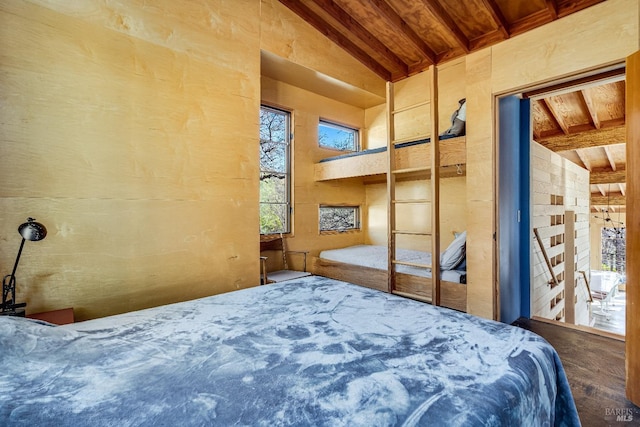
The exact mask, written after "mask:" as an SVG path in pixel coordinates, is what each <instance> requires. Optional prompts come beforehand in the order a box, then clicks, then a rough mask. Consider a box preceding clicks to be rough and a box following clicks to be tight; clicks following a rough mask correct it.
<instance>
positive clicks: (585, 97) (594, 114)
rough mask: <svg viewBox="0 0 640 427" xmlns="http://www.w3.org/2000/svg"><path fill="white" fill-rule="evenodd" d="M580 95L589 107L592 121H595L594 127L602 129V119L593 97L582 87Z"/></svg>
mask: <svg viewBox="0 0 640 427" xmlns="http://www.w3.org/2000/svg"><path fill="white" fill-rule="evenodd" d="M580 95H581V97H582V102H584V105H585V107H587V111H588V112H589V117H590V118H591V122H592V123H593V127H595V128H596V129H600V126H601V125H600V120H599V119H598V112H597V111H596V106H595V104H594V102H593V99H592V98H591V95H589V93H588V92H587V91H586V90H585V89H582V90H581V91H580Z"/></svg>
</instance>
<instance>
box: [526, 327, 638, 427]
mask: <svg viewBox="0 0 640 427" xmlns="http://www.w3.org/2000/svg"><path fill="white" fill-rule="evenodd" d="M514 325H516V326H519V327H521V328H524V329H528V330H530V331H532V332H534V333H536V334H538V335H540V336H542V337H543V338H544V339H546V340H547V341H548V342H549V343H550V344H551V345H552V346H553V347H554V348H555V349H556V351H557V352H558V355H559V356H560V360H562V365H563V366H564V370H565V372H566V374H567V378H568V379H569V384H570V385H571V392H572V393H573V397H574V400H575V402H576V407H577V408H578V414H579V415H580V421H581V422H582V425H583V426H585V427H591V426H594V427H597V426H640V408H638V407H637V406H635V405H634V404H633V403H631V402H629V401H628V400H627V398H626V397H625V386H624V378H625V371H624V366H625V361H624V350H625V348H624V342H623V341H620V340H618V339H615V338H609V337H606V336H601V335H595V334H591V333H589V332H584V331H580V330H575V329H570V328H568V327H564V326H559V325H556V324H551V323H547V322H541V321H537V320H531V319H524V318H521V319H518V320H516V321H515V322H514ZM618 415H623V416H626V421H622V420H623V418H618Z"/></svg>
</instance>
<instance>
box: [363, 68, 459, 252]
mask: <svg viewBox="0 0 640 427" xmlns="http://www.w3.org/2000/svg"><path fill="white" fill-rule="evenodd" d="M464 82H465V62H464V59H459V60H456V61H452V62H450V63H447V64H444V65H442V66H440V67H438V107H439V109H440V114H439V120H438V127H439V128H440V131H441V132H443V131H444V130H446V129H448V128H449V126H450V125H451V114H452V113H453V112H454V111H455V110H456V109H457V108H458V106H459V104H458V101H459V100H460V99H462V98H464V97H465V85H464ZM394 92H395V95H394V100H395V107H396V109H397V110H401V109H402V108H404V107H408V106H411V105H417V104H421V103H424V102H428V101H429V100H430V88H429V75H428V72H424V73H420V74H417V75H415V76H412V77H409V78H407V79H405V80H401V81H399V82H397V83H395V85H394ZM429 109H430V106H429V104H424V105H422V106H420V107H419V108H417V109H412V110H409V111H407V112H406V113H399V114H397V115H396V123H395V128H396V136H397V138H398V139H412V138H415V139H420V138H425V137H430V136H431V129H430V125H429V121H428V117H430V114H431V113H430V111H429ZM376 114H378V115H380V116H382V118H380V116H376ZM384 114H385V110H384V109H380V108H377V107H375V108H370V109H368V110H367V121H368V123H371V126H370V127H368V129H367V131H368V134H369V135H370V137H369V139H368V142H367V144H368V147H369V148H375V147H380V146H386V139H385V138H386V131H383V130H385V129H386V122H385V120H384V119H383V118H384ZM425 117H426V118H427V119H426V121H425ZM375 136H378V138H376V137H375ZM440 186H441V187H440V188H441V191H440V205H441V221H440V222H441V224H440V228H441V233H440V236H441V238H440V245H441V248H442V250H444V249H445V248H446V247H447V245H448V244H449V243H451V241H452V240H453V238H454V235H453V232H454V231H456V232H460V231H464V230H465V229H466V221H467V206H466V201H465V195H466V178H465V177H464V176H460V177H455V178H447V179H441V180H440ZM366 192H367V196H366V197H367V216H366V218H367V223H366V226H365V231H366V236H365V243H367V244H374V245H386V244H387V218H386V204H387V202H386V186H385V185H383V184H379V183H374V184H369V185H367V187H366ZM396 193H397V194H398V198H402V199H414V198H416V199H428V200H430V199H431V184H430V180H417V181H405V182H399V183H397V184H396ZM430 209H431V208H430V206H429V205H428V204H427V205H414V206H400V207H398V208H397V211H396V212H397V218H396V221H397V226H398V228H399V229H403V230H420V231H430V229H431V226H430V224H431V213H430ZM398 239H399V240H398V247H399V248H403V249H414V250H423V251H429V252H430V241H429V239H428V238H425V237H416V236H400V237H398Z"/></svg>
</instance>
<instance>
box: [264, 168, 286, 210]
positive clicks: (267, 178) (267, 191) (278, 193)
mask: <svg viewBox="0 0 640 427" xmlns="http://www.w3.org/2000/svg"><path fill="white" fill-rule="evenodd" d="M287 201H288V197H287V176H286V175H283V174H272V173H265V172H261V173H260V202H261V203H287Z"/></svg>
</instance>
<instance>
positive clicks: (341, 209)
mask: <svg viewBox="0 0 640 427" xmlns="http://www.w3.org/2000/svg"><path fill="white" fill-rule="evenodd" d="M318 218H319V224H320V232H321V233H323V232H344V231H354V230H360V206H330V205H320V209H319V211H318Z"/></svg>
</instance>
